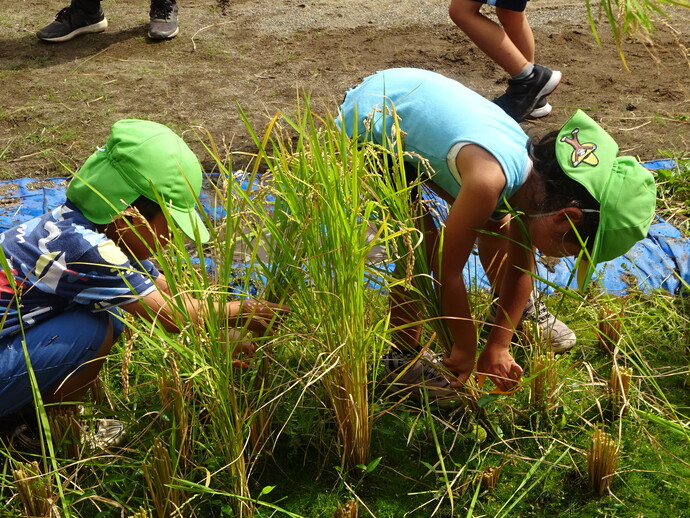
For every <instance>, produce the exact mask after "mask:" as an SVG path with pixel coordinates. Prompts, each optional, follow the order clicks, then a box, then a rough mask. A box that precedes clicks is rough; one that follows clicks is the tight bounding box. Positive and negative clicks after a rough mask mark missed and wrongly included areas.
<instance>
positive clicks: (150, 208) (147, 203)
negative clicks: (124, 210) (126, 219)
mask: <svg viewBox="0 0 690 518" xmlns="http://www.w3.org/2000/svg"><path fill="white" fill-rule="evenodd" d="M131 206H132V207H134V208H135V209H137V210H138V211H139V214H141V215H142V216H144V218H145V219H147V220H148V221H151V220H152V219H153V218H155V217H156V215H157V214H158V213H159V212H160V211H161V206H160V205H159V204H158V202H157V201H153V200H149V199H148V198H147V197H146V196H139V197H138V198H137V199H136V200H134V202H132V205H131Z"/></svg>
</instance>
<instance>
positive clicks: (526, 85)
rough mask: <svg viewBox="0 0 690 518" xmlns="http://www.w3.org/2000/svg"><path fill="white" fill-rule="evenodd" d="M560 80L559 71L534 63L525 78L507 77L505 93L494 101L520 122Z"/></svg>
mask: <svg viewBox="0 0 690 518" xmlns="http://www.w3.org/2000/svg"><path fill="white" fill-rule="evenodd" d="M560 82H561V73H560V72H559V71H557V70H549V69H548V68H546V67H543V66H541V65H534V70H532V73H531V74H530V75H529V76H527V77H526V78H524V79H512V78H511V79H508V88H507V89H506V91H505V93H504V94H503V95H501V96H500V97H496V99H494V102H495V103H496V104H497V105H498V106H500V107H501V108H503V111H505V112H506V113H507V114H508V115H510V116H511V117H512V118H513V119H515V120H516V121H517V122H522V121H523V120H524V119H525V118H526V117H527V116H528V115H530V113H532V111H533V110H534V108H535V107H536V106H537V104H538V103H539V102H540V101H541V100H542V98H545V97H546V96H547V95H549V94H550V93H551V92H553V91H554V90H555V89H556V87H557V86H558V83H560ZM547 104H548V103H547ZM547 115H548V114H547Z"/></svg>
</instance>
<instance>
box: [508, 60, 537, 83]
mask: <svg viewBox="0 0 690 518" xmlns="http://www.w3.org/2000/svg"><path fill="white" fill-rule="evenodd" d="M533 70H534V64H533V63H527V65H526V66H525V68H523V69H522V70H521V71H520V73H518V74H515V75H514V76H513V77H512V78H511V79H518V80H519V79H526V78H528V77H529V76H530V74H531V73H532V71H533Z"/></svg>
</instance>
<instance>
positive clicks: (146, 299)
mask: <svg viewBox="0 0 690 518" xmlns="http://www.w3.org/2000/svg"><path fill="white" fill-rule="evenodd" d="M161 277H162V276H161ZM164 280H165V279H164V278H163V281H164ZM156 285H157V286H159V285H160V286H161V287H162V288H164V289H165V287H167V284H165V285H163V284H159V280H156ZM180 303H182V304H183V305H184V312H182V311H181V308H180ZM122 309H124V310H125V311H127V312H128V313H131V314H133V315H137V316H140V317H142V318H144V319H146V320H149V321H154V320H156V321H160V322H161V324H162V325H163V327H164V328H165V329H166V331H169V332H171V333H178V332H180V325H181V324H183V323H184V320H186V319H187V317H188V318H189V319H190V321H191V322H192V323H194V324H199V323H201V322H202V321H203V319H204V316H205V315H206V313H207V311H208V302H207V301H202V300H199V299H195V298H193V297H191V296H189V295H184V294H179V295H177V297H176V298H175V299H173V298H172V297H170V296H169V295H168V294H167V293H166V291H163V290H161V289H157V290H154V291H152V292H151V293H149V294H147V295H145V296H143V297H141V298H139V299H138V300H136V301H135V302H132V303H130V304H126V305H123V306H122ZM215 311H216V312H218V313H219V314H224V315H225V317H226V318H227V323H228V326H230V327H243V326H244V324H245V322H246V324H247V328H248V329H249V330H250V331H252V332H258V333H260V334H265V333H266V331H267V329H268V326H269V324H270V322H271V320H272V319H273V318H274V317H280V316H281V315H282V314H284V313H286V312H287V311H289V308H288V307H287V306H283V305H280V304H274V303H271V302H266V301H257V300H241V301H239V300H236V301H231V302H227V303H225V304H217V305H216V307H215ZM185 313H186V314H185Z"/></svg>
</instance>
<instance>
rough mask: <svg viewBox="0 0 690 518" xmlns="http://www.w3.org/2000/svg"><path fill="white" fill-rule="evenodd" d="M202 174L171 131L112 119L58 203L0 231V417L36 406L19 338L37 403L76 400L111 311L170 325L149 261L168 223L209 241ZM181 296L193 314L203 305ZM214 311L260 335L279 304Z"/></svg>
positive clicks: (92, 370)
mask: <svg viewBox="0 0 690 518" xmlns="http://www.w3.org/2000/svg"><path fill="white" fill-rule="evenodd" d="M201 182H202V170H201V165H200V164H199V161H198V159H197V158H196V156H195V155H194V153H193V152H192V151H191V150H190V149H189V147H187V145H186V144H185V142H184V141H183V140H182V139H181V138H180V137H178V136H177V135H176V134H175V133H173V132H172V131H171V130H170V129H168V128H167V127H165V126H163V125H161V124H157V123H154V122H150V121H141V120H121V121H119V122H117V123H115V124H114V125H113V127H112V130H111V134H110V137H109V139H108V142H107V143H106V145H105V147H104V148H102V149H99V150H98V151H96V152H95V153H94V154H93V155H91V157H89V159H88V160H87V161H86V162H85V163H84V165H83V166H82V167H81V169H80V170H79V171H78V172H77V174H76V176H75V177H74V178H73V179H72V181H71V182H70V184H69V186H68V188H67V193H66V196H67V201H66V202H65V203H64V204H63V205H61V206H59V207H57V208H56V209H54V210H52V211H51V212H49V213H47V214H44V215H43V216H41V217H38V218H35V219H33V220H31V221H28V222H26V223H23V224H21V225H19V226H17V227H15V228H13V229H10V230H8V231H6V232H4V233H2V234H0V247H1V248H2V252H3V255H4V258H5V262H4V264H3V265H2V266H3V267H2V269H0V315H1V317H0V318H1V320H0V418H4V416H7V415H9V414H12V413H14V412H17V411H20V410H23V409H25V408H27V407H29V408H30V406H31V404H32V402H33V396H32V392H31V387H30V383H29V374H28V367H27V364H26V361H25V354H24V353H25V351H24V344H25V346H26V352H27V353H28V356H29V359H30V363H31V368H32V369H33V372H34V374H35V376H36V379H37V381H38V387H39V390H40V393H41V397H42V400H43V402H44V403H61V402H75V401H79V400H80V399H81V398H82V396H83V394H84V393H85V391H86V390H87V389H88V387H89V386H90V384H91V382H92V381H93V380H94V379H95V378H96V376H97V375H98V372H99V370H100V368H101V365H102V363H103V361H104V359H105V357H106V356H107V355H108V353H109V351H110V348H111V346H112V345H113V343H114V342H115V341H116V340H117V339H118V337H119V336H120V334H121V333H122V331H123V323H122V320H121V319H120V317H119V316H118V315H119V310H124V311H126V312H128V313H131V314H133V315H136V316H138V317H141V318H142V319H144V320H146V321H152V320H153V319H154V318H155V319H156V320H157V321H159V322H160V323H161V324H162V325H163V326H164V327H165V329H166V330H167V331H169V332H172V333H175V332H179V330H180V329H179V323H180V322H182V316H181V315H179V314H177V313H176V309H175V308H176V307H179V302H178V300H179V299H176V302H175V303H172V302H171V299H170V295H169V290H168V286H167V283H166V280H165V277H164V276H163V275H161V274H160V273H159V272H158V271H157V270H156V268H155V267H154V265H153V263H151V261H150V260H149V257H150V256H151V253H152V250H155V249H156V246H157V244H158V245H161V246H164V245H165V244H166V242H167V240H168V239H169V235H170V233H169V228H168V219H170V220H171V221H173V222H174V223H175V225H176V226H177V227H179V228H180V230H182V231H183V232H184V233H185V234H186V235H187V236H188V237H189V238H191V239H194V240H198V241H201V242H206V241H208V239H209V233H208V231H207V230H206V228H205V226H204V224H203V222H202V220H201V218H200V217H199V215H198V213H197V212H196V210H195V205H196V200H197V199H198V196H199V193H200V190H201ZM162 207H164V208H162ZM178 297H179V295H178ZM183 303H184V306H185V309H186V314H187V315H188V316H189V318H191V320H192V321H193V322H196V321H200V320H201V318H202V316H203V314H204V312H203V308H204V307H205V306H206V305H207V302H206V301H200V300H197V299H195V298H193V297H191V296H184V302H183ZM217 309H218V310H219V311H222V312H224V313H225V315H226V317H227V319H228V324H229V325H230V326H235V325H242V324H243V323H244V321H245V320H248V321H249V322H248V328H249V329H250V330H253V331H258V332H265V330H266V325H267V324H268V322H269V321H270V320H271V319H273V318H274V316H275V314H276V313H279V312H281V311H283V310H284V309H285V308H284V307H283V306H278V305H275V304H270V303H268V302H261V301H232V302H228V303H226V304H224V305H223V306H222V307H219V308H217ZM185 318H186V317H185Z"/></svg>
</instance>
